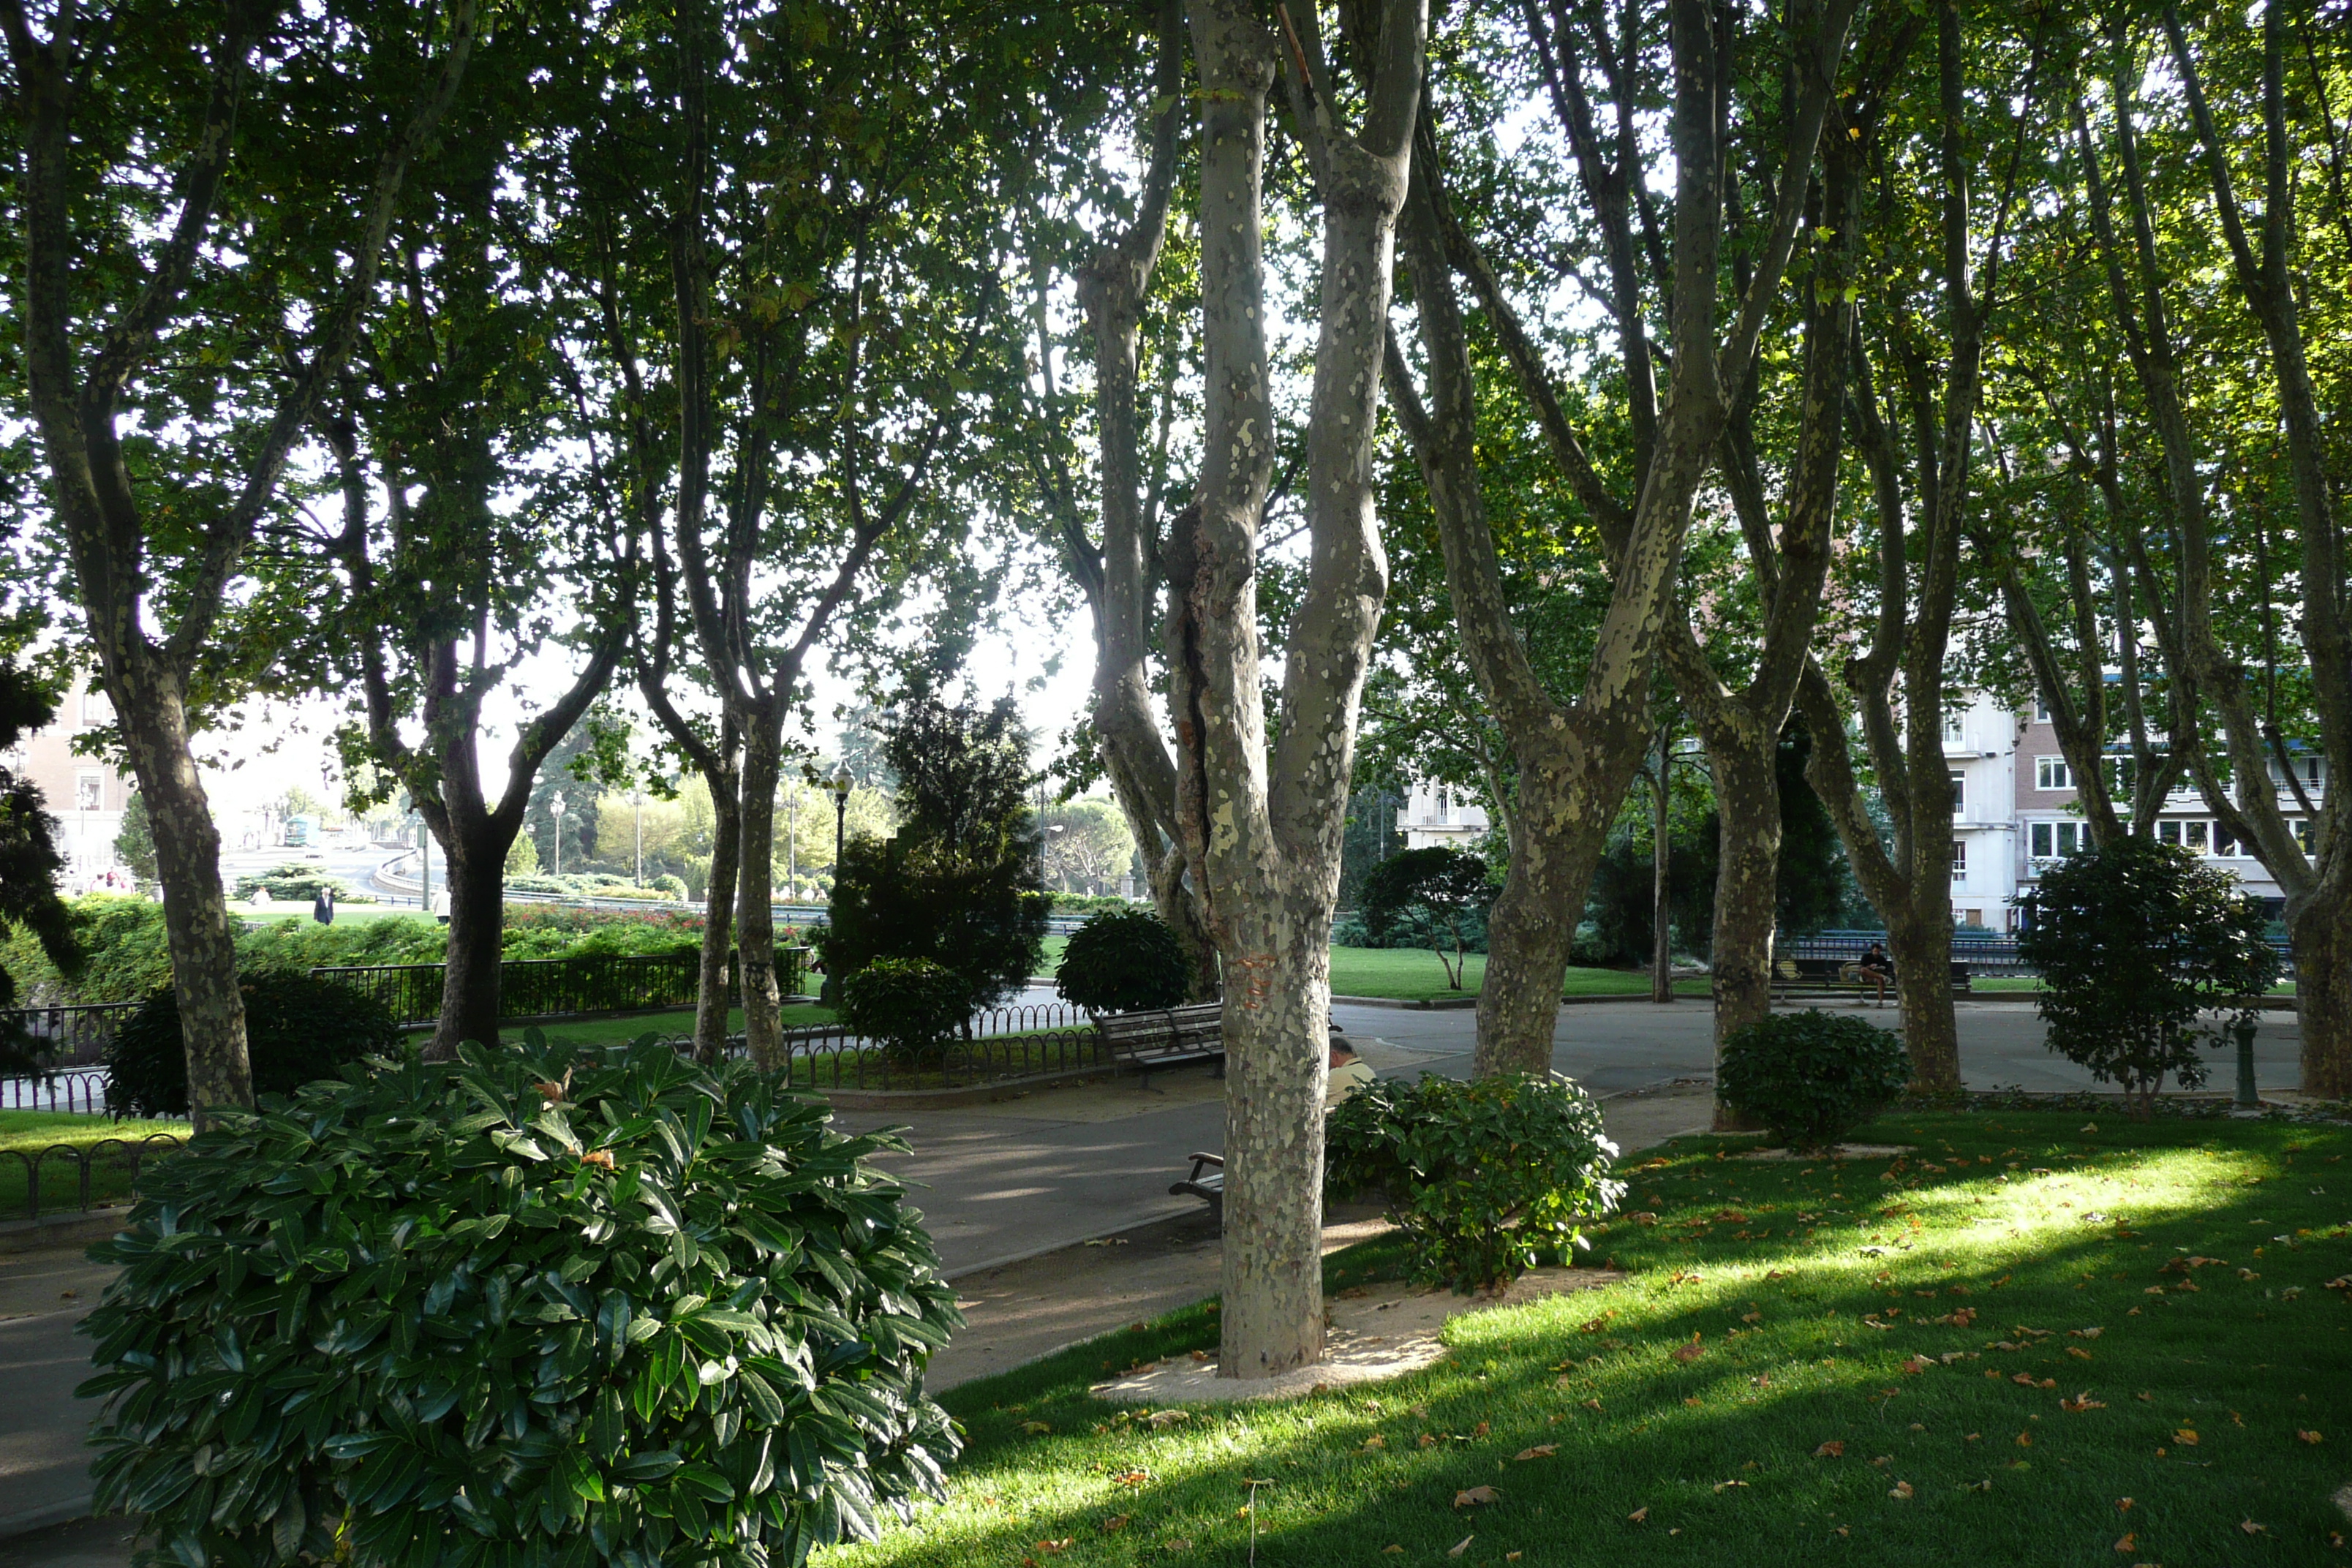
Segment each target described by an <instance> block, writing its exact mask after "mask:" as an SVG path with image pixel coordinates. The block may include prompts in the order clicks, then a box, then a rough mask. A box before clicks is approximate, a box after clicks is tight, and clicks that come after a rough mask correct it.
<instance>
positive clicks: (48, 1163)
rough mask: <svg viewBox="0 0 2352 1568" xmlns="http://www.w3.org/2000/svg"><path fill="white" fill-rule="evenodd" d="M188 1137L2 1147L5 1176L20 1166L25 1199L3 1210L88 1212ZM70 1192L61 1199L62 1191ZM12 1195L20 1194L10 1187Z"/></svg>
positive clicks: (130, 1189)
mask: <svg viewBox="0 0 2352 1568" xmlns="http://www.w3.org/2000/svg"><path fill="white" fill-rule="evenodd" d="M184 1142H186V1140H184V1139H181V1138H175V1137H173V1136H172V1135H171V1134H170V1133H168V1132H150V1133H148V1134H147V1135H146V1136H145V1137H143V1138H101V1139H100V1140H99V1141H98V1142H95V1143H52V1144H50V1145H49V1146H48V1147H47V1148H46V1149H37V1150H36V1149H5V1150H0V1181H5V1177H6V1176H7V1175H9V1174H12V1173H14V1171H16V1170H21V1171H23V1173H24V1175H25V1193H24V1199H23V1202H22V1204H21V1205H18V1204H16V1203H11V1204H9V1205H8V1210H13V1211H15V1212H14V1213H8V1212H7V1211H0V1214H5V1217H8V1218H16V1217H19V1216H20V1215H21V1217H23V1218H25V1219H28V1220H37V1219H39V1218H40V1217H41V1215H43V1214H45V1213H52V1214H62V1213H69V1212H73V1211H76V1210H79V1211H80V1212H82V1213H85V1214H86V1213H88V1212H89V1210H91V1209H92V1208H95V1207H97V1206H98V1205H100V1203H104V1202H109V1201H111V1200H114V1199H118V1198H129V1197H130V1196H131V1195H132V1194H134V1193H135V1192H136V1191H137V1189H138V1186H139V1168H140V1166H141V1164H142V1163H152V1162H153V1161H154V1160H155V1159H157V1158H158V1157H160V1156H162V1155H164V1154H169V1153H172V1152H175V1151H176V1150H178V1149H179V1147H180V1146H181V1144H182V1143H184ZM59 1193H64V1194H69V1196H68V1198H67V1199H65V1200H64V1201H59V1200H58V1198H57V1194H59ZM8 1195H9V1196H10V1197H11V1198H14V1197H15V1196H16V1194H13V1193H11V1194H8Z"/></svg>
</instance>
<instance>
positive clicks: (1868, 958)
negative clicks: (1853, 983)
mask: <svg viewBox="0 0 2352 1568" xmlns="http://www.w3.org/2000/svg"><path fill="white" fill-rule="evenodd" d="M1855 973H1858V974H1860V975H1861V977H1862V978H1863V979H1864V980H1867V981H1869V982H1870V983H1871V984H1873V985H1875V986H1876V987H1877V988H1878V1005H1880V1006H1882V1007H1884V1006H1885V1005H1886V986H1887V983H1888V982H1890V981H1892V980H1893V979H1894V978H1895V961H1894V960H1893V959H1891V958H1889V957H1887V956H1886V944H1885V942H1872V943H1871V944H1870V947H1869V949H1868V951H1866V952H1864V953H1863V955H1862V963H1860V964H1858V965H1856V967H1855ZM1854 1005H1855V1006H1857V1007H1859V1006H1861V1005H1862V1003H1861V1002H1860V1001H1859V1000H1857V1001H1856V1002H1855V1003H1854Z"/></svg>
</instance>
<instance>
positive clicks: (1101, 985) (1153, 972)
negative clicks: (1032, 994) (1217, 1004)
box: [1054, 904, 1192, 1013]
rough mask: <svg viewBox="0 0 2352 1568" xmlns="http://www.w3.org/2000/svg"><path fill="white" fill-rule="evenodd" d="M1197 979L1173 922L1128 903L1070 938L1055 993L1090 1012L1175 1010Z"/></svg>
mask: <svg viewBox="0 0 2352 1568" xmlns="http://www.w3.org/2000/svg"><path fill="white" fill-rule="evenodd" d="M1191 982H1192V965H1190V964H1188V963H1185V962H1184V949H1183V948H1182V946H1181V945H1180V944H1179V943H1178V942H1177V941H1176V933H1175V932H1174V931H1171V930H1170V929H1169V928H1168V922H1167V921H1163V920H1161V919H1160V917H1159V915H1157V914H1155V913H1154V912H1152V911H1151V910H1146V909H1139V908H1137V907H1136V906H1134V905H1132V904H1129V905H1128V906H1126V907H1124V908H1121V909H1116V910H1101V911H1100V912H1098V913H1097V914H1094V915H1090V916H1088V917H1087V923H1086V924H1084V925H1082V926H1080V927H1079V928H1078V929H1077V930H1076V931H1072V932H1071V933H1070V941H1069V945H1068V946H1067V947H1066V948H1064V949H1063V950H1062V963H1061V967H1059V968H1058V969H1056V970H1055V971H1054V989H1055V991H1056V992H1058V993H1060V994H1061V997H1062V999H1063V1000H1064V1001H1066V1002H1070V1003H1075V1004H1076V1005H1078V1006H1081V1007H1084V1008H1086V1009H1087V1011H1088V1012H1090V1013H1132V1012H1135V1011H1137V1010H1139V1009H1140V1008H1144V1007H1173V1006H1175V1005H1177V1004H1178V1003H1180V1002H1181V1001H1183V1000H1184V992H1185V988H1186V987H1187V986H1188V985H1189V984H1191Z"/></svg>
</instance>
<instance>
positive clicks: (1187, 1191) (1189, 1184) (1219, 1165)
mask: <svg viewBox="0 0 2352 1568" xmlns="http://www.w3.org/2000/svg"><path fill="white" fill-rule="evenodd" d="M1204 1171H1205V1172H1207V1174H1206V1175H1203V1174H1202V1172H1204ZM1168 1192H1169V1194H1170V1195H1171V1196H1172V1197H1195V1198H1199V1199H1200V1200H1201V1201H1202V1202H1203V1203H1205V1204H1207V1205H1209V1217H1210V1218H1211V1219H1213V1220H1215V1221H1216V1222H1217V1224H1218V1226H1220V1227H1222V1226H1223V1225H1224V1223H1225V1157H1224V1156H1223V1154H1199V1153H1196V1154H1194V1155H1193V1156H1192V1174H1191V1175H1189V1176H1186V1177H1185V1178H1184V1179H1183V1180H1182V1181H1181V1182H1178V1183H1176V1184H1174V1185H1172V1186H1171V1187H1170V1188H1169V1189H1168Z"/></svg>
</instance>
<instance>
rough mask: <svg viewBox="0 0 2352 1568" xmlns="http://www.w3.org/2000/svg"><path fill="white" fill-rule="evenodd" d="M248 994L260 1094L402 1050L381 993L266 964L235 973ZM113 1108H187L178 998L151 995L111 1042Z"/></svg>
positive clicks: (145, 1111)
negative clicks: (375, 995) (239, 974)
mask: <svg viewBox="0 0 2352 1568" xmlns="http://www.w3.org/2000/svg"><path fill="white" fill-rule="evenodd" d="M237 989H238V990H239V991H240V992H242V993H243V994H244V995H245V1049H246V1057H247V1060H248V1061H250V1062H251V1063H252V1066H253V1092H254V1093H256V1094H257V1095H258V1094H291V1093H293V1092H294V1090H295V1089H299V1088H300V1087H301V1086H302V1085H303V1084H306V1083H309V1082H310V1080H311V1079H321V1078H331V1077H333V1076H334V1075H335V1073H336V1071H337V1069H339V1068H341V1067H342V1066H343V1065H344V1064H345V1063H347V1062H355V1061H358V1060H359V1059H360V1058H362V1057H367V1056H382V1055H385V1054H387V1053H390V1052H394V1051H397V1050H399V1049H400V1040H401V1035H400V1029H399V1026H398V1024H397V1021H396V1020H394V1017H393V1016H392V1014H391V1012H390V1011H389V1010H387V1009H386V1008H385V1006H384V1005H383V1003H381V1002H379V1001H377V1000H376V999H375V998H373V996H369V995H367V994H364V993H362V992H358V991H354V990H352V988H351V987H350V986H348V985H339V984H335V983H334V982H333V981H331V980H314V979H312V978H311V977H310V975H307V974H299V973H286V972H284V971H271V970H265V971H262V972H261V973H256V974H247V975H244V976H242V977H240V978H239V979H238V981H237ZM106 1108H107V1109H108V1110H110V1111H112V1112H113V1113H114V1114H115V1115H117V1116H185V1115H186V1114H187V1113H188V1055H187V1046H186V1044H185V1043H184V1041H183V1040H182V1038H181V1037H180V998H179V995H178V994H177V993H176V992H174V991H173V989H172V988H171V987H170V986H169V985H166V986H163V987H162V988H161V989H159V990H156V991H154V992H152V993H150V994H149V995H148V997H147V1000H146V1001H145V1002H143V1003H142V1004H140V1005H139V1008H138V1010H137V1011H136V1012H134V1013H132V1014H131V1016H130V1017H128V1018H127V1019H125V1020H123V1023H122V1026H121V1028H119V1029H117V1030H115V1032H114V1038H113V1040H112V1041H111V1042H110V1044H109V1045H108V1046H107V1048H106Z"/></svg>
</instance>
